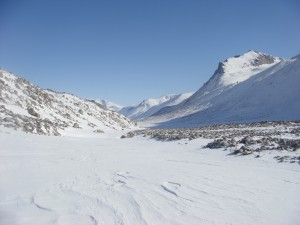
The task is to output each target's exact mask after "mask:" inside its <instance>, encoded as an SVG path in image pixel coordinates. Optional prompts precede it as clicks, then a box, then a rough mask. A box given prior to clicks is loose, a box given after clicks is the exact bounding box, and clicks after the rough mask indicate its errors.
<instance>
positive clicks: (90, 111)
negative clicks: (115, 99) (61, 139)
mask: <svg viewBox="0 0 300 225" xmlns="http://www.w3.org/2000/svg"><path fill="white" fill-rule="evenodd" d="M0 125H3V126H6V127H14V128H16V129H21V130H24V131H26V132H30V133H38V134H46V135H61V134H71V133H78V131H79V130H81V131H87V132H100V133H101V132H103V131H106V130H112V129H122V128H130V127H133V126H134V123H132V122H131V121H130V120H129V119H127V118H126V117H124V116H123V115H119V114H118V113H115V112H112V111H110V110H108V109H106V108H104V107H103V106H102V105H100V104H99V103H97V102H95V101H93V100H83V99H80V98H79V97H76V96H74V95H72V94H67V93H57V92H54V91H51V90H43V89H41V88H39V87H37V86H34V85H32V84H31V83H30V82H28V81H27V80H25V79H23V78H20V77H17V76H15V75H13V74H12V73H9V72H6V71H4V70H2V69H1V70H0Z"/></svg>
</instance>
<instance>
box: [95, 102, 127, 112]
mask: <svg viewBox="0 0 300 225" xmlns="http://www.w3.org/2000/svg"><path fill="white" fill-rule="evenodd" d="M95 101H96V102H98V103H99V104H101V105H102V106H104V107H105V108H107V109H109V110H111V111H114V112H118V111H119V110H120V109H122V108H123V107H122V106H120V105H118V104H116V103H113V102H110V101H107V100H100V99H96V100H95Z"/></svg>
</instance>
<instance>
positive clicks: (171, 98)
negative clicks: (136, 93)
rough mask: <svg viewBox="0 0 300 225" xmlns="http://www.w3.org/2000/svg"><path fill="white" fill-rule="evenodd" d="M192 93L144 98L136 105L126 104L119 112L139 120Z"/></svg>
mask: <svg viewBox="0 0 300 225" xmlns="http://www.w3.org/2000/svg"><path fill="white" fill-rule="evenodd" d="M192 94H193V93H184V94H179V95H166V96H162V97H159V98H155V99H151V98H150V99H146V100H144V101H142V102H141V103H140V104H138V105H137V106H128V107H124V108H122V109H121V110H120V111H119V113H121V114H123V115H124V116H126V117H128V118H130V119H133V120H140V119H143V118H147V117H149V116H151V115H153V114H154V113H156V112H157V111H159V110H160V109H162V108H164V107H169V106H173V105H177V104H179V103H180V102H182V101H184V100H185V99H187V98H188V97H190V96H191V95H192Z"/></svg>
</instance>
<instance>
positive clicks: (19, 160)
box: [0, 126, 300, 225]
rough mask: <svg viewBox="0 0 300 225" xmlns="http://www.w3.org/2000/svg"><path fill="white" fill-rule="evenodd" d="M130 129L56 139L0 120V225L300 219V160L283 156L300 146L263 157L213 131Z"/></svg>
mask: <svg viewBox="0 0 300 225" xmlns="http://www.w3.org/2000/svg"><path fill="white" fill-rule="evenodd" d="M243 129H246V128H245V127H244V128H243ZM251 129H255V128H251ZM266 129H270V130H272V129H279V128H278V127H277V128H273V126H270V127H267V128H266ZM282 129H285V128H284V126H282ZM128 131H129V130H124V131H111V132H106V133H104V134H94V135H91V134H90V135H89V136H82V137H70V136H69V137H67V136H60V137H56V136H43V135H35V134H26V133H23V132H21V131H15V130H12V129H9V128H4V127H0V143H1V148H0V160H1V162H0V177H1V179H0V224H1V225H7V224H14V225H41V224H42V225H52V224H59V225H76V224H78V225H89V224H91V225H95V224H105V225H109V224H119V225H120V224H124V225H134V224H138V225H139V224H149V225H150V224H155V225H156V224H163V225H165V224H170V225H174V224H189V225H190V224H203V225H211V224H218V225H219V224H224V225H225V224H235V225H246V224H247V225H249V224H255V225H259V224H261V225H265V224H273V225H276V224H278V225H281V224H285V225H289V224H291V225H292V224H299V223H300V218H299V214H300V198H299V190H300V166H299V161H293V163H291V161H287V162H282V163H279V162H278V161H277V160H276V159H274V157H276V156H278V155H279V156H291V157H297V158H298V157H300V156H299V150H298V151H286V150H266V151H263V152H261V153H260V156H261V157H259V158H255V156H254V155H253V154H251V155H245V156H239V155H232V154H231V150H230V149H227V150H225V149H224V148H221V149H208V148H204V146H206V145H207V144H208V143H210V142H211V141H212V139H206V138H197V139H193V140H187V139H181V140H176V141H157V140H155V139H150V138H149V137H142V136H135V137H133V138H120V137H121V136H122V135H124V134H126V133H127V132H128ZM224 133H226V130H224ZM281 135H282V134H281ZM291 137H293V138H295V137H297V134H291V135H290V136H288V135H286V136H285V138H291ZM298 138H299V137H298Z"/></svg>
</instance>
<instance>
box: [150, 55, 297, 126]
mask: <svg viewBox="0 0 300 225" xmlns="http://www.w3.org/2000/svg"><path fill="white" fill-rule="evenodd" d="M299 68H300V67H299V57H295V58H293V59H286V60H285V59H280V58H278V57H273V56H270V55H267V54H264V53H260V52H256V51H249V52H247V53H245V54H243V55H241V56H235V57H232V58H229V59H227V60H225V61H224V62H222V63H219V66H218V69H217V70H216V71H215V73H214V74H213V76H212V77H211V78H210V79H209V80H208V82H206V83H205V84H204V85H203V86H202V87H201V88H200V89H199V90H198V91H197V92H196V93H195V94H194V95H192V96H191V97H190V98H188V99H186V100H185V101H183V102H182V103H180V104H178V105H175V106H173V107H169V108H167V109H161V110H160V111H158V112H157V113H156V114H154V115H153V116H152V117H150V118H148V119H147V120H146V121H145V122H147V123H156V124H160V125H159V126H162V127H163V126H168V127H173V126H189V127H192V126H199V125H204V124H213V123H231V122H253V121H264V120H295V119H300V116H299V115H300V102H299V101H297V100H296V99H300V89H299V87H297V85H296V84H299V82H300V72H299V70H300V69H299ZM292 108H293V110H291V109H292Z"/></svg>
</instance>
